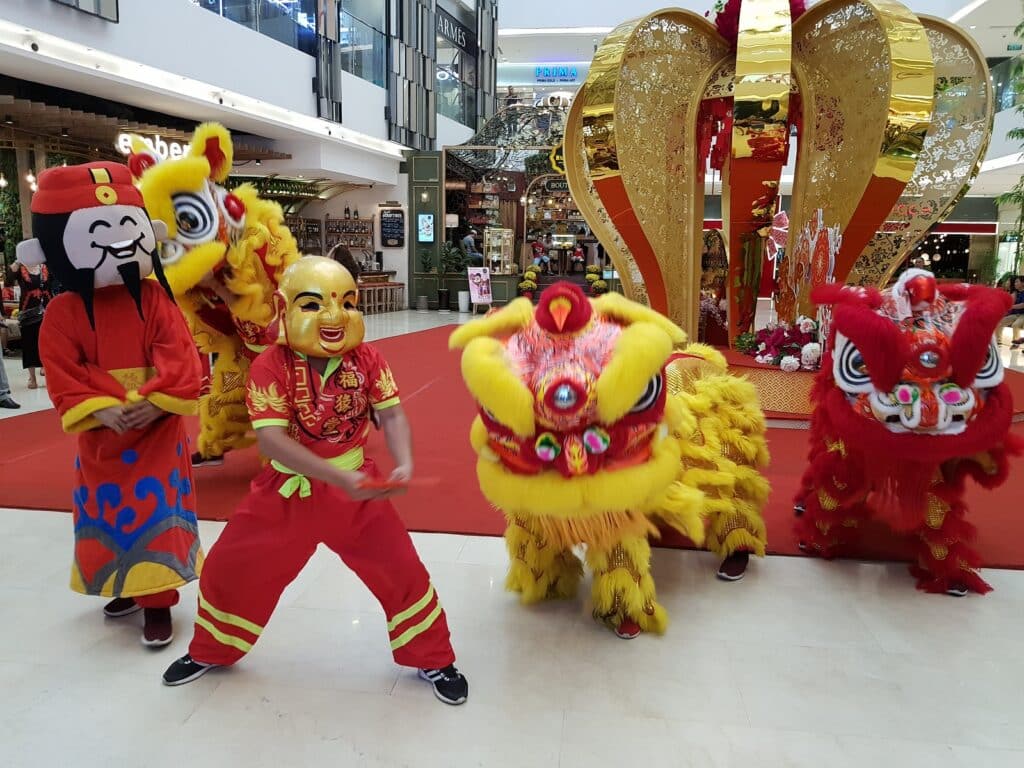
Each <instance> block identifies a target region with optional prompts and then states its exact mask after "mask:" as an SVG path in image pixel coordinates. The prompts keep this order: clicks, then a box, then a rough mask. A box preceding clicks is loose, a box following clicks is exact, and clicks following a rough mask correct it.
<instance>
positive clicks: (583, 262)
mask: <svg viewBox="0 0 1024 768" xmlns="http://www.w3.org/2000/svg"><path fill="white" fill-rule="evenodd" d="M576 267H579V268H580V269H582V270H584V271H585V270H586V268H587V255H586V252H585V251H584V250H583V246H582V245H580V244H579V243H576V248H575V249H573V252H572V266H571V267H570V271H571V272H575V271H576Z"/></svg>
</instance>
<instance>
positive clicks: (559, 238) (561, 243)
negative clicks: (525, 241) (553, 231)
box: [551, 235, 576, 251]
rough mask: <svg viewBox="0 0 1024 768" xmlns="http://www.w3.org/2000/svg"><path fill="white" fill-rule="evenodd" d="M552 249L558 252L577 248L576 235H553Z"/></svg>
mask: <svg viewBox="0 0 1024 768" xmlns="http://www.w3.org/2000/svg"><path fill="white" fill-rule="evenodd" d="M551 247H552V249H554V250H558V251H571V250H573V249H574V248H575V247H576V235H552V236H551Z"/></svg>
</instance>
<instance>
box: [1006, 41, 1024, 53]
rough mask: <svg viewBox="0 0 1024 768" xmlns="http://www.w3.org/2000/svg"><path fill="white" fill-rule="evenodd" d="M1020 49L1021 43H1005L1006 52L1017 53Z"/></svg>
mask: <svg viewBox="0 0 1024 768" xmlns="http://www.w3.org/2000/svg"><path fill="white" fill-rule="evenodd" d="M1021 47H1022V44H1021V43H1007V44H1006V50H1008V51H1019V50H1020V49H1021Z"/></svg>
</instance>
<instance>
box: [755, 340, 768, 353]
mask: <svg viewBox="0 0 1024 768" xmlns="http://www.w3.org/2000/svg"><path fill="white" fill-rule="evenodd" d="M767 349H768V345H767V344H765V343H764V342H763V341H762V342H761V343H760V344H758V345H757V351H758V352H765V351H767Z"/></svg>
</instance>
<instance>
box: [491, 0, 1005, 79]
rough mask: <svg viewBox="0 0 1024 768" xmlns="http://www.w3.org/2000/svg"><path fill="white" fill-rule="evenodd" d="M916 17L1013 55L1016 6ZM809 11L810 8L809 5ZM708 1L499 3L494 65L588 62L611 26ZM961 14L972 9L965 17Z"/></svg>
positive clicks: (918, 4)
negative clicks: (953, 26) (957, 28)
mask: <svg viewBox="0 0 1024 768" xmlns="http://www.w3.org/2000/svg"><path fill="white" fill-rule="evenodd" d="M904 2H905V4H906V5H907V6H908V7H909V8H910V9H911V10H912V11H914V13H917V14H927V15H931V16H939V17H941V18H945V19H952V20H954V21H956V22H957V23H959V24H960V25H961V26H962V27H963V28H964V29H965V30H967V31H968V32H969V33H970V34H971V35H972V36H973V37H974V39H975V40H976V41H977V42H978V45H979V46H980V47H981V49H982V52H983V53H984V55H985V56H986V57H988V58H1003V57H1006V56H1012V55H1015V54H1014V53H1013V52H1009V51H1007V45H1008V44H1012V43H1014V42H1019V41H1016V40H1015V38H1014V36H1013V29H1014V25H1015V24H1017V23H1018V22H1019V21H1020V19H1021V16H1022V9H1021V4H1020V1H1019V0H980V2H979V0H904ZM808 4H809V5H813V3H808ZM712 5H713V2H712V0H676V1H675V2H670V3H666V2H664V1H661V2H659V0H633V2H631V3H630V4H629V7H628V10H625V9H623V7H622V3H621V2H619V1H618V0H587V2H586V3H585V4H584V3H561V4H552V3H550V2H541V1H540V0H516V2H508V3H505V2H503V3H502V4H501V13H500V15H499V31H498V36H499V42H498V61H499V63H510V64H517V63H555V62H558V63H562V62H589V61H590V60H591V59H592V58H593V56H594V50H595V48H596V46H597V45H598V44H599V43H600V42H601V40H602V39H603V38H604V36H605V34H606V33H607V32H608V31H610V29H611V28H612V27H614V26H615V25H617V24H619V23H621V22H623V21H626V20H627V18H634V17H637V16H641V15H643V14H646V13H653V12H654V11H657V10H661V9H662V8H664V7H666V6H672V7H678V8H684V9H686V10H690V11H693V12H694V13H697V14H700V15H704V13H705V11H707V10H708V8H710V7H711V6H712ZM965 9H971V10H970V11H969V12H966V13H965Z"/></svg>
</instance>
